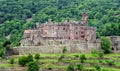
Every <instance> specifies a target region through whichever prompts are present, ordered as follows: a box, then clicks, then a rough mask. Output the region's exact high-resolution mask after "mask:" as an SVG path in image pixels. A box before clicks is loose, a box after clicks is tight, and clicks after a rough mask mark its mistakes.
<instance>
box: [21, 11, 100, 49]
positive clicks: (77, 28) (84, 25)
mask: <svg viewBox="0 0 120 71" xmlns="http://www.w3.org/2000/svg"><path fill="white" fill-rule="evenodd" d="M72 44H73V45H77V44H81V48H82V47H86V48H89V47H93V48H97V47H98V48H100V40H97V39H96V28H95V27H89V26H88V14H87V13H86V12H84V13H83V14H82V20H81V21H79V22H76V21H73V20H69V21H65V22H63V23H57V22H52V20H51V19H49V20H48V22H46V23H44V24H39V23H36V27H35V29H28V30H25V31H24V36H23V39H22V40H21V47H30V46H39V47H40V46H41V47H42V46H44V47H47V46H55V47H57V46H59V45H65V46H68V45H69V46H71V45H72ZM79 47H80V46H79ZM74 48H75V47H74ZM76 48H77V47H76Z"/></svg>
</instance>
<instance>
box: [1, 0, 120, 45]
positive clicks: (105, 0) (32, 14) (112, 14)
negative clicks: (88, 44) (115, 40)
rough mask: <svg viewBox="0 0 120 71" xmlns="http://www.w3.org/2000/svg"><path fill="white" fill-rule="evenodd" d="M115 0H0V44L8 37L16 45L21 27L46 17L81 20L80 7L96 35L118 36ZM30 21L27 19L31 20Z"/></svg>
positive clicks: (20, 35)
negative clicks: (94, 28) (93, 27)
mask: <svg viewBox="0 0 120 71" xmlns="http://www.w3.org/2000/svg"><path fill="white" fill-rule="evenodd" d="M119 3H120V1H119V0H112V1H111V0H97V1H96V0H92V1H91V0H67V1H66V0H49V1H48V0H0V43H2V42H3V41H2V40H4V41H5V40H6V36H10V41H11V43H12V44H13V45H14V46H18V45H19V42H20V40H21V39H22V35H23V34H22V33H23V31H24V30H25V29H31V28H33V27H34V26H35V22H40V23H44V22H46V21H47V20H48V19H50V18H51V19H52V20H53V21H55V22H63V21H65V20H69V19H71V18H72V19H74V20H77V21H79V20H81V14H82V12H83V10H84V9H86V11H87V12H88V15H89V26H95V27H97V37H100V36H110V35H120V32H119V31H120V29H119V28H120V17H119V16H120V15H119V12H120V4H119ZM31 18H32V20H31V21H27V20H28V19H31Z"/></svg>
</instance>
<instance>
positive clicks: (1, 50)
mask: <svg viewBox="0 0 120 71" xmlns="http://www.w3.org/2000/svg"><path fill="white" fill-rule="evenodd" d="M0 57H1V58H4V57H5V53H4V49H0Z"/></svg>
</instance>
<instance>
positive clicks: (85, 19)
mask: <svg viewBox="0 0 120 71" xmlns="http://www.w3.org/2000/svg"><path fill="white" fill-rule="evenodd" d="M82 23H83V25H85V26H86V27H87V26H88V14H87V12H84V13H83V14H82Z"/></svg>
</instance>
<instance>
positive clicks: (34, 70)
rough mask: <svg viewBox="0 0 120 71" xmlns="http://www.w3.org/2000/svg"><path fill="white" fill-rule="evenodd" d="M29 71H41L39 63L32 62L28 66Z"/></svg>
mask: <svg viewBox="0 0 120 71" xmlns="http://www.w3.org/2000/svg"><path fill="white" fill-rule="evenodd" d="M27 71H39V65H38V64H37V62H30V63H29V64H28V70H27Z"/></svg>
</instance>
